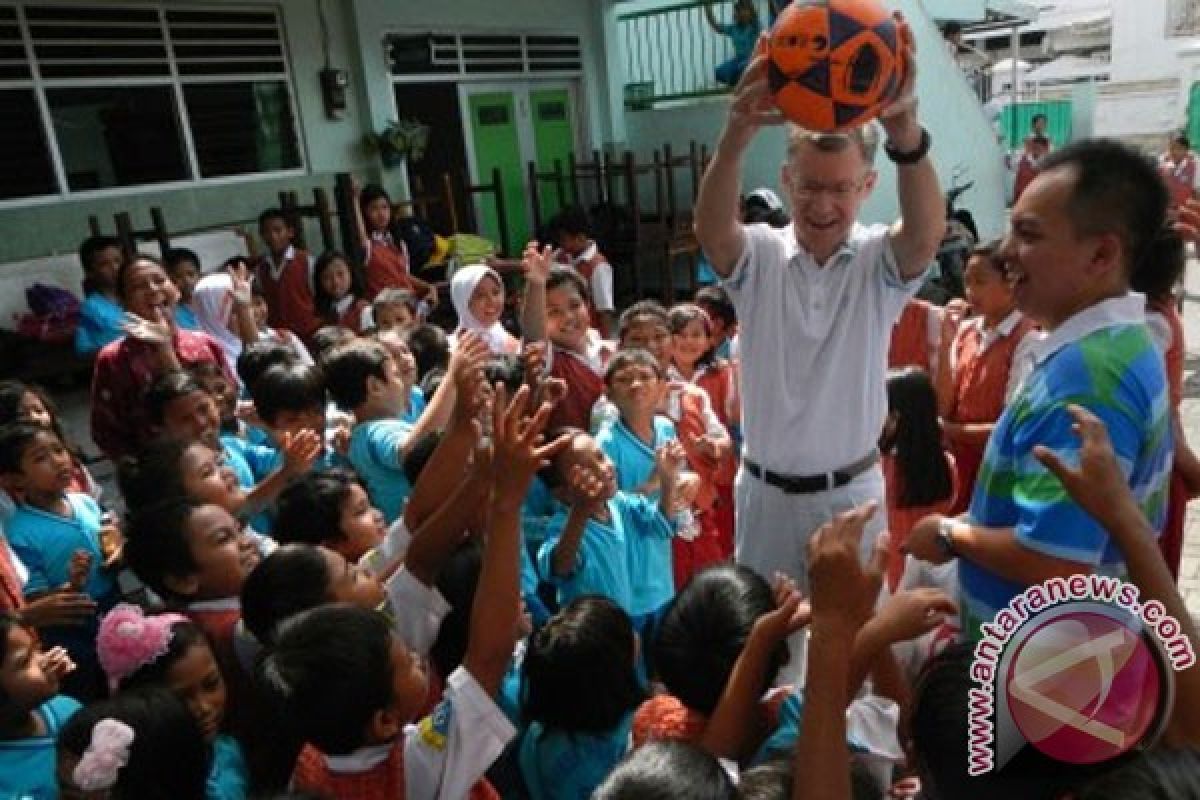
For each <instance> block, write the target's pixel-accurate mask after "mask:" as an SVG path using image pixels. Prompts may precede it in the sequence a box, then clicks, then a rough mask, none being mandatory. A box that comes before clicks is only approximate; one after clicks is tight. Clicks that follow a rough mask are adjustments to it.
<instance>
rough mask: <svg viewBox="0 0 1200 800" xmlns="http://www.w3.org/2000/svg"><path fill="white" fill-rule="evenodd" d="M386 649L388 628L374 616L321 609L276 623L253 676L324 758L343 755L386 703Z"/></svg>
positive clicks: (344, 608)
mask: <svg viewBox="0 0 1200 800" xmlns="http://www.w3.org/2000/svg"><path fill="white" fill-rule="evenodd" d="M391 649H392V631H391V627H390V625H389V623H388V622H387V620H386V619H384V617H383V616H382V615H381V614H379V613H378V612H375V611H367V610H366V609H362V608H356V607H354V606H350V605H347V604H343V603H337V604H330V605H324V606H319V607H317V608H314V609H311V610H309V611H304V612H301V613H300V614H297V615H296V616H294V617H292V618H290V619H288V620H286V621H285V622H284V623H283V624H282V625H280V627H279V630H278V633H277V635H276V637H275V646H274V648H273V649H272V650H270V651H269V652H268V653H267V655H266V657H265V658H264V659H263V661H262V662H261V666H260V669H259V676H260V679H261V682H262V684H263V686H264V689H265V690H266V691H267V692H268V693H269V694H270V695H273V696H275V697H277V698H278V699H279V702H280V707H281V710H282V712H283V715H284V718H285V720H286V721H287V722H288V723H289V724H291V725H293V726H294V727H295V729H296V732H297V733H299V734H300V735H301V736H302V737H304V738H305V739H306V740H307V741H309V742H311V743H312V744H313V745H315V746H316V747H317V748H318V749H319V750H321V752H323V753H326V754H328V755H344V754H346V753H349V752H351V751H353V750H355V749H357V748H359V747H361V746H362V745H363V743H364V737H365V734H366V729H367V725H368V724H369V723H370V721H371V717H372V716H373V715H374V714H375V713H376V712H377V711H380V710H381V709H384V708H388V707H389V706H391V705H392V702H393V700H394V696H393V686H392V654H391Z"/></svg>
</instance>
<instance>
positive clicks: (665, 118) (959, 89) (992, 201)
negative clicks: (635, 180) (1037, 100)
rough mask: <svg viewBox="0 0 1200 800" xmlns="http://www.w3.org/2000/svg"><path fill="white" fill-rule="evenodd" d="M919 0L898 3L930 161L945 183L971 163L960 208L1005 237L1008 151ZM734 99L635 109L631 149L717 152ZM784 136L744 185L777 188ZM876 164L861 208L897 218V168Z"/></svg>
mask: <svg viewBox="0 0 1200 800" xmlns="http://www.w3.org/2000/svg"><path fill="white" fill-rule="evenodd" d="M919 2H920V0H899V2H896V3H895V4H894V5H896V6H897V7H899V8H900V9H901V10H902V11H904V13H905V16H906V17H907V18H908V19H909V22H910V24H911V25H912V26H913V31H914V34H915V35H916V37H917V42H918V62H919V63H918V71H919V83H918V96H919V98H920V102H921V107H920V116H921V121H922V123H923V124H924V125H925V127H927V128H928V129H929V131H930V133H931V134H932V135H933V150H932V158H933V161H934V164H935V165H936V166H937V168H938V172H939V174H940V175H941V176H942V181H943V183H947V182H948V181H949V178H950V174H951V172H952V171H953V170H954V168H955V167H956V166H957V165H966V166H967V167H968V169H969V179H970V180H974V181H975V187H974V188H973V189H971V190H970V191H969V192H967V193H966V194H965V195H964V196H963V198H962V200H961V201H960V206H961V207H965V208H969V209H970V210H971V211H972V212H974V214H975V219H976V222H977V223H978V225H979V228H980V233H981V235H983V236H985V237H990V236H995V235H999V234H1000V233H1002V232H1003V229H1004V225H1005V188H1004V187H1005V180H1006V179H1005V172H1004V168H1003V154H1002V152H1001V150H1000V148H999V146H998V145H997V143H996V137H995V134H994V133H993V131H992V129H991V126H990V125H989V124H988V122H987V119H986V118H985V117H984V114H983V110H982V108H980V105H979V102H978V100H977V99H976V97H975V95H974V94H973V93H972V92H971V90H970V88H969V87H968V85H967V83H966V81H965V80H963V78H962V76H961V74H960V73H959V71H958V68H957V67H956V66H955V65H954V63H953V62H952V61H951V59H950V56H949V55H948V54H947V53H946V50H945V48H944V47H941V46H939V45H938V42H939V41H940V38H941V37H940V34H939V33H938V30H937V28H936V26H935V25H934V24H933V21H932V20H931V19H930V18H929V17H928V16H927V15H925V14H924V13H923V12H922V11H921V8H920V6H919ZM727 103H728V101H727V100H726V99H725V98H718V99H715V100H710V101H708V102H704V103H699V104H694V105H689V106H685V107H679V108H670V109H661V110H656V111H638V112H629V113H627V114H626V115H625V124H626V129H627V134H628V141H629V143H630V147H631V148H632V149H633V150H634V151H635V152H636V153H637V154H638V155H639V161H640V160H644V159H645V158H646V157H647V156H648V155H649V154H650V153H651V152H652V151H653V150H654V149H655V148H657V147H661V146H662V144H663V143H664V142H670V143H671V146H672V148H673V149H674V151H675V152H676V153H686V152H687V148H688V143H689V142H690V141H691V140H693V139H695V140H696V141H698V142H702V143H707V144H708V145H709V147H710V149H711V147H712V145H713V143H715V142H716V139H717V135H718V134H719V132H720V128H721V125H722V123H723V121H724V116H725V113H726V109H727V107H728V105H727ZM783 153H784V133H783V131H782V130H781V129H775V130H767V131H764V132H763V133H761V134H760V135H759V137H758V139H757V140H756V141H755V142H754V144H753V146H752V148H751V150H750V152H749V154H748V155H747V158H746V161H745V167H744V170H743V185H744V186H745V187H746V189H747V190H748V189H751V188H755V187H759V186H767V187H770V188H773V189H777V190H778V189H779V170H780V165H781V163H782V161H783ZM877 167H878V168H879V171H880V182H879V188H878V189H876V190H875V192H874V194H873V196H872V197H871V199H870V200H869V201H868V203H867V205H866V207H865V208H864V210H863V219H864V220H867V221H891V220H893V219H895V218H896V217H897V216H898V214H899V204H898V202H897V198H896V193H895V191H894V188H893V187H894V186H895V185H896V184H895V168H894V167H893V166H892V164H891V163H890V162H889V161H888V160H887V159H886V158H885V157H884V156H883V154H882V153H881V154H880V156H879V159H878V163H877ZM677 191H678V192H679V195H678V196H679V197H681V198H690V197H691V194H690V191H691V190H690V185H689V183H688V180H687V176H686V175H685V174H684V172H683V171H680V172H679V184H678V186H677Z"/></svg>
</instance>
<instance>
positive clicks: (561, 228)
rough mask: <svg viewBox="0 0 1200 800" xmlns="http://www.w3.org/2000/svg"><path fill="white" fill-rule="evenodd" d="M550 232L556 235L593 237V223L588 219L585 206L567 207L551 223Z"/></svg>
mask: <svg viewBox="0 0 1200 800" xmlns="http://www.w3.org/2000/svg"><path fill="white" fill-rule="evenodd" d="M549 227H550V231H551V232H552V233H553V234H554V235H555V236H559V235H561V234H566V235H568V236H591V235H592V222H591V220H590V219H589V218H588V213H587V211H585V210H584V209H583V206H578V205H571V206H567V207H565V208H564V209H563V210H562V211H559V212H558V214H557V215H556V216H555V217H554V219H552V220H551V221H550V225H549Z"/></svg>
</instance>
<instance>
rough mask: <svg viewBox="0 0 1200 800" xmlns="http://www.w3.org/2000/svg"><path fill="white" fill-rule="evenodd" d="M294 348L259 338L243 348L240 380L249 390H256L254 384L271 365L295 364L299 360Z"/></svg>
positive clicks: (239, 361) (239, 357) (238, 365)
mask: <svg viewBox="0 0 1200 800" xmlns="http://www.w3.org/2000/svg"><path fill="white" fill-rule="evenodd" d="M297 360H298V359H297V358H296V354H295V352H294V351H293V350H292V348H290V347H288V346H287V345H285V344H282V343H280V342H275V341H271V340H269V339H259V340H258V341H257V342H255V343H254V344H252V345H249V346H247V347H244V348H242V352H241V355H239V356H238V360H237V374H238V380H240V381H241V382H242V385H243V386H245V387H246V390H247V391H249V392H253V391H254V384H255V382H257V381H258V379H259V377H260V376H261V375H262V374H263V373H264V372H266V371H267V370H269V369H270V368H271V367H274V366H279V365H286V364H294V363H296V362H297Z"/></svg>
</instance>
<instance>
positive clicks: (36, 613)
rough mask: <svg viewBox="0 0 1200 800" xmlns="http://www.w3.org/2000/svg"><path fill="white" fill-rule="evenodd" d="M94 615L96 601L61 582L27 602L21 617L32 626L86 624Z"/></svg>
mask: <svg viewBox="0 0 1200 800" xmlns="http://www.w3.org/2000/svg"><path fill="white" fill-rule="evenodd" d="M95 616H96V601H95V600H93V599H92V598H90V597H88V596H87V595H86V594H83V593H82V592H79V591H76V590H75V589H72V588H71V585H70V584H69V583H66V584H63V585H62V586H61V587H60V588H59V589H57V590H56V591H53V592H49V593H47V594H44V595H42V596H41V597H37V598H35V599H33V600H30V601H29V602H27V603H26V604H25V606H24V608H22V609H21V619H22V620H24V622H25V623H26V624H28V625H31V626H33V627H34V628H47V627H54V626H58V625H86V624H87V623H88V622H90V621H91V620H92V619H94V618H95Z"/></svg>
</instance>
